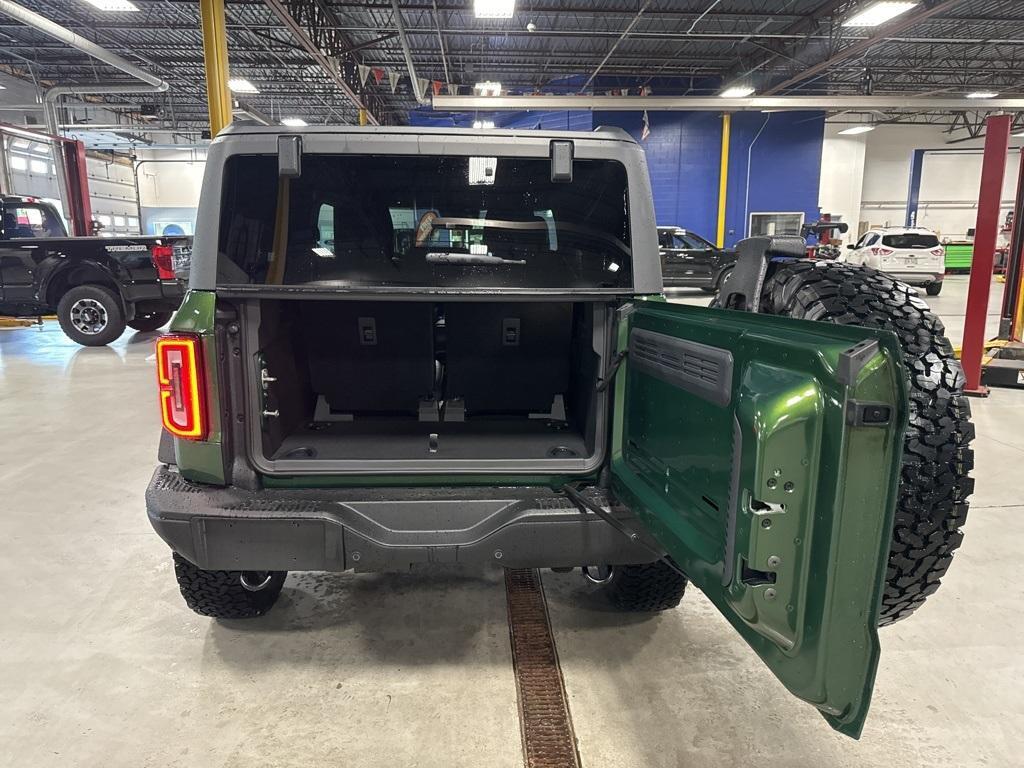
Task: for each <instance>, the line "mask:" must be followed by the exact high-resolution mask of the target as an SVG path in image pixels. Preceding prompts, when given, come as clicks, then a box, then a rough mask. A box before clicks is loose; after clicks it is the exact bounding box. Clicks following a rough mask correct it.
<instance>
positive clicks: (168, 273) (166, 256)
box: [149, 245, 174, 280]
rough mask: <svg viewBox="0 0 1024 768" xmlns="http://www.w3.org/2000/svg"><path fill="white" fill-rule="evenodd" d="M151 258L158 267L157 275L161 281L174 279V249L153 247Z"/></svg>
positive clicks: (160, 246)
mask: <svg viewBox="0 0 1024 768" xmlns="http://www.w3.org/2000/svg"><path fill="white" fill-rule="evenodd" d="M149 257H150V259H152V261H153V266H154V267H156V274H157V276H158V277H159V278H160V279H161V280H173V279H174V248H172V247H171V246H169V245H153V246H150V248H149Z"/></svg>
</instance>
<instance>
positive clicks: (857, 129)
mask: <svg viewBox="0 0 1024 768" xmlns="http://www.w3.org/2000/svg"><path fill="white" fill-rule="evenodd" d="M873 130H875V126H873V125H855V126H853V127H851V128H846V129H844V130H842V131H840V132H839V135H840V136H857V135H859V134H862V133H870V132H871V131H873Z"/></svg>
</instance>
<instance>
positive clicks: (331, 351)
mask: <svg viewBox="0 0 1024 768" xmlns="http://www.w3.org/2000/svg"><path fill="white" fill-rule="evenodd" d="M199 211H200V213H199V221H198V225H197V233H196V237H195V244H194V250H193V255H192V263H191V274H190V282H189V291H188V294H187V297H186V299H185V303H184V304H183V306H182V307H181V309H180V310H179V311H178V313H177V315H176V316H175V318H174V320H173V323H172V326H171V328H172V332H171V334H170V335H168V336H166V337H163V338H162V339H161V340H160V341H159V342H158V355H157V362H158V366H157V367H158V379H159V382H158V384H159V396H160V405H161V412H162V420H163V426H164V432H163V439H162V441H161V448H160V456H159V459H160V466H159V467H158V468H157V470H156V472H155V474H154V476H153V479H152V482H151V483H150V486H149V489H148V491H147V494H146V503H147V508H148V513H149V518H150V520H151V521H152V524H153V526H154V528H155V529H156V530H157V532H158V533H159V534H160V536H161V537H162V538H163V539H164V540H165V541H166V542H167V544H168V545H169V546H170V548H171V549H172V550H173V552H174V555H173V556H174V563H175V570H176V574H177V579H178V584H179V585H180V587H181V592H182V595H183V596H184V598H185V601H186V602H187V603H188V605H189V607H191V608H192V609H193V610H195V611H197V612H199V613H201V614H203V615H207V616H214V617H219V618H242V617H248V616H258V615H260V614H262V613H264V612H265V611H267V610H268V609H269V608H270V607H271V606H272V604H273V603H274V601H275V600H276V598H277V597H278V595H279V593H280V592H281V588H282V585H283V583H284V580H285V575H286V572H287V571H289V570H310V571H342V570H348V569H355V570H357V571H361V570H391V569H407V568H409V567H410V566H411V565H412V564H415V563H428V562H429V563H471V564H478V565H479V564H484V563H493V564H495V565H499V566H503V567H508V568H541V567H545V568H560V569H564V568H571V567H584V568H585V569H586V570H587V573H588V574H590V575H591V576H592V578H594V579H595V580H598V581H601V582H603V584H604V585H603V587H602V589H604V590H606V591H607V593H608V597H609V598H610V600H611V601H612V602H613V603H614V604H615V605H617V606H619V607H621V608H623V609H625V610H648V611H653V610H662V609H665V608H671V607H674V606H676V605H677V604H678V603H679V600H680V598H681V597H682V595H683V590H684V588H685V586H686V584H687V582H688V581H689V582H692V583H693V584H694V585H696V586H697V587H698V588H699V589H700V590H701V591H703V592H704V593H705V595H707V597H708V599H710V600H711V601H712V603H714V605H715V606H716V607H717V608H718V609H719V610H720V611H721V612H722V614H723V615H724V616H725V617H726V619H728V621H729V622H730V623H731V625H732V626H733V627H734V628H735V629H736V631H737V632H739V634H740V635H741V636H742V637H743V638H744V640H746V641H747V643H748V644H749V645H750V646H751V648H753V650H754V651H755V652H756V653H757V654H758V656H760V658H761V659H762V660H763V661H764V662H765V664H767V665H768V667H769V668H770V669H771V670H772V671H773V672H774V673H775V674H776V675H777V676H778V678H779V679H780V680H781V681H782V682H783V683H784V684H785V685H786V686H787V688H788V689H789V690H790V691H792V692H793V693H794V694H795V695H796V696H798V697H800V698H801V699H804V700H805V701H807V702H809V703H811V704H813V705H814V706H815V707H817V708H818V709H819V710H821V712H822V713H823V715H824V716H825V718H826V719H827V720H828V722H829V723H830V724H831V725H832V726H833V727H834V728H836V729H837V730H839V731H841V732H843V733H846V734H849V735H851V736H857V735H859V733H860V731H861V728H862V725H863V723H864V719H865V716H866V713H867V709H868V703H869V700H870V696H871V690H872V685H873V681H874V676H875V669H876V665H877V662H878V654H879V643H878V636H877V628H878V626H879V625H880V624H886V623H889V622H892V621H895V620H897V619H900V618H902V617H904V616H906V615H907V614H909V613H911V612H913V611H914V610H915V609H916V608H918V607H919V606H920V605H921V604H922V603H923V602H924V600H925V598H926V597H927V596H928V595H929V594H931V593H932V592H934V591H935V589H936V588H937V587H938V585H939V578H940V577H941V576H942V575H943V574H944V573H945V572H946V569H947V568H948V567H949V565H950V562H951V559H952V553H953V550H955V549H956V548H957V546H958V545H959V544H960V541H961V533H960V529H961V526H962V525H963V523H964V520H965V517H966V514H967V501H966V499H967V496H968V495H969V494H970V492H971V489H972V481H971V479H970V478H969V477H968V472H969V470H970V469H971V464H972V454H971V451H970V449H969V443H970V440H971V438H972V437H973V428H972V425H971V423H970V422H969V420H968V417H969V409H968V406H967V403H966V401H965V399H964V396H963V394H962V392H961V385H962V373H961V370H960V367H959V365H958V363H957V362H956V360H955V359H954V356H953V351H952V349H951V348H950V345H949V342H948V341H947V340H946V338H945V336H944V335H943V327H942V324H941V323H940V322H939V320H938V319H937V318H936V317H935V316H934V315H933V314H932V313H931V312H930V311H929V310H928V307H927V306H926V305H925V303H924V302H923V301H922V300H921V299H920V298H919V297H918V296H917V294H916V293H915V291H914V290H913V289H912V288H909V287H908V286H906V285H903V284H901V283H899V282H896V281H894V280H893V279H891V278H889V277H887V276H886V275H884V274H882V273H880V272H877V271H874V270H872V269H868V268H863V267H857V266H852V265H849V264H842V263H835V262H827V261H817V262H815V261H807V260H805V259H803V258H802V257H803V255H804V252H805V249H804V245H803V243H802V242H801V241H800V240H799V239H797V238H766V237H759V238H751V239H748V240H745V241H742V242H741V243H739V246H738V248H737V261H736V266H735V268H734V269H733V270H732V271H731V272H730V273H729V275H728V276H727V278H726V279H725V281H724V284H723V286H722V289H721V291H720V293H719V295H718V296H717V297H716V299H715V301H714V305H715V307H714V308H707V309H703V308H698V307H692V306H683V305H679V304H671V303H668V302H666V301H665V300H664V299H663V297H662V295H661V290H662V280H661V271H660V270H661V267H660V260H659V255H658V234H657V229H656V228H655V219H654V207H653V202H652V198H651V188H650V183H649V180H648V175H647V166H646V163H645V160H644V155H643V152H642V150H641V149H640V147H639V146H638V145H637V144H636V143H635V142H634V141H633V140H632V139H631V138H630V137H629V136H627V135H626V134H625V133H623V132H621V131H617V130H605V129H598V130H596V131H594V132H593V133H591V134H582V133H561V132H540V131H524V132H515V131H501V130H498V131H494V130H491V131H466V130H454V129H452V130H448V129H433V130H412V129H398V128H395V129H392V128H349V127H337V128H334V127H309V128H303V129H298V130H288V129H282V128H277V127H256V126H248V125H235V126H232V127H231V128H229V129H228V130H226V131H224V132H223V133H222V134H221V135H220V136H218V138H217V139H216V140H215V141H214V142H213V143H212V145H211V147H210V151H209V159H208V163H207V169H206V178H205V182H204V185H203V192H202V200H201V204H200V207H199Z"/></svg>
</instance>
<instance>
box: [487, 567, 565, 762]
mask: <svg viewBox="0 0 1024 768" xmlns="http://www.w3.org/2000/svg"><path fill="white" fill-rule="evenodd" d="M505 595H506V597H507V599H508V626H509V635H510V637H511V641H512V666H513V669H514V670H515V676H516V691H517V693H518V696H519V723H520V727H521V729H522V733H523V752H524V756H525V762H526V768H579V766H580V756H579V752H578V751H577V749H576V734H575V733H574V732H573V728H572V717H571V716H570V714H569V701H568V699H567V697H566V695H565V683H564V682H563V680H562V669H561V667H560V666H559V664H558V653H557V651H556V650H555V639H554V637H553V636H552V634H551V623H550V621H549V619H548V607H547V602H546V601H545V599H544V589H543V587H542V585H541V581H540V574H539V573H538V572H537V571H536V570H534V569H518V570H506V571H505Z"/></svg>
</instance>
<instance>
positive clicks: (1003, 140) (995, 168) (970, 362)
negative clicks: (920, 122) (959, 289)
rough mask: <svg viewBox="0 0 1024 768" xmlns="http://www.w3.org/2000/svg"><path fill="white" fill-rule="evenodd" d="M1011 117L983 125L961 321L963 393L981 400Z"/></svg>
mask: <svg viewBox="0 0 1024 768" xmlns="http://www.w3.org/2000/svg"><path fill="white" fill-rule="evenodd" d="M1011 121H1012V117H1011V116H1010V115H995V116H994V117H990V118H989V119H988V120H987V122H986V129H985V154H984V157H983V158H982V165H981V191H980V192H979V193H978V223H977V225H976V226H975V229H974V256H973V258H972V259H971V283H970V286H969V288H968V289H967V316H966V318H964V345H963V351H962V352H961V354H960V362H961V364H962V365H963V367H964V375H965V376H966V378H967V383H966V385H965V386H964V392H966V393H967V394H969V395H978V396H981V397H984V396H986V395H988V389H987V388H986V387H983V386H982V385H981V357H982V354H983V353H984V351H985V319H986V316H987V315H988V296H989V289H990V288H991V287H992V265H993V263H994V261H995V254H996V240H997V238H998V237H999V204H1000V202H1001V200H1002V196H1003V178H1004V177H1005V175H1006V155H1007V153H1008V152H1009V150H1010V124H1011Z"/></svg>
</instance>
